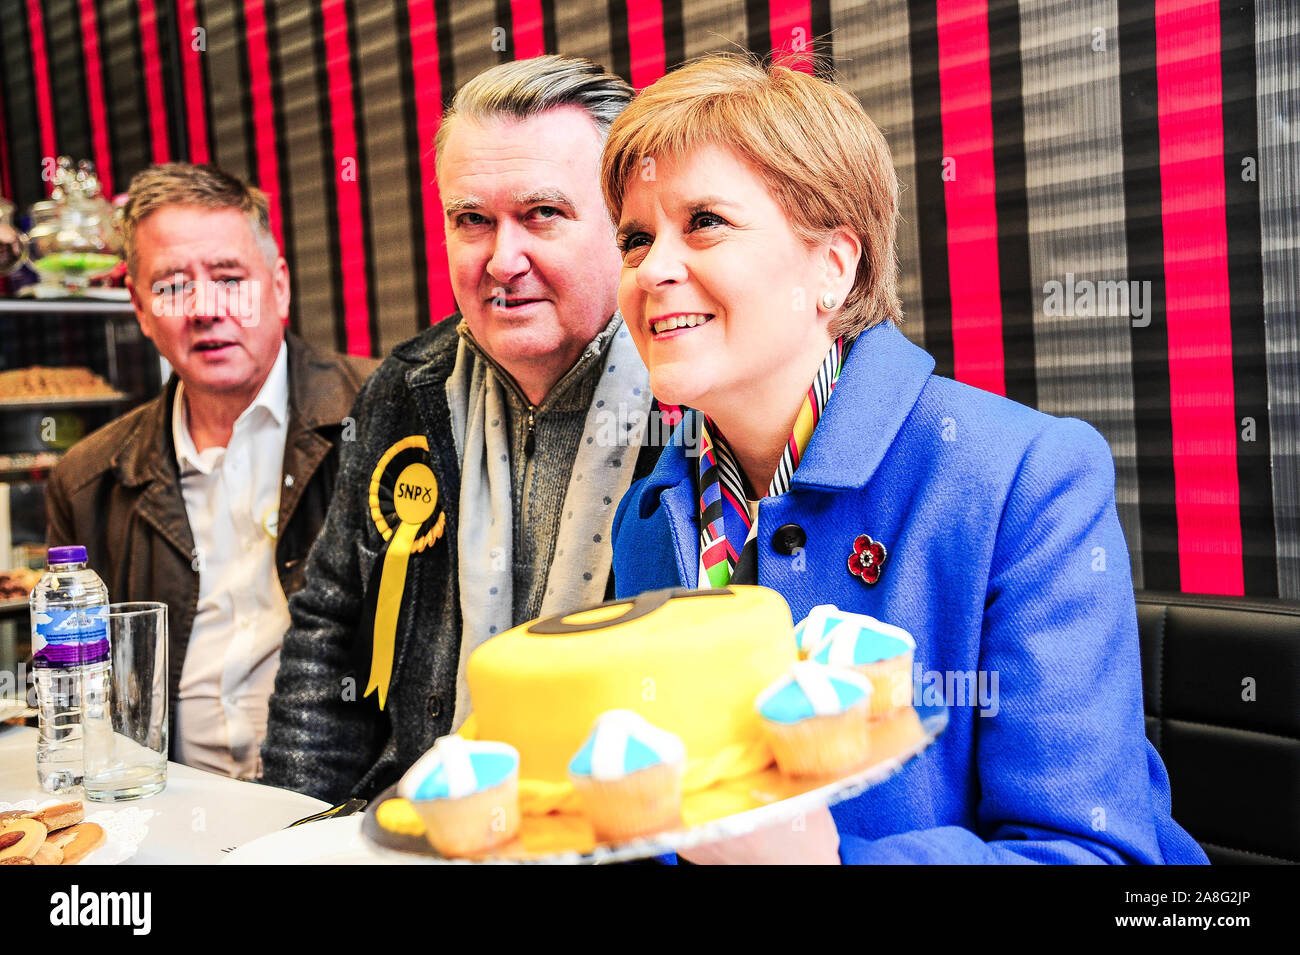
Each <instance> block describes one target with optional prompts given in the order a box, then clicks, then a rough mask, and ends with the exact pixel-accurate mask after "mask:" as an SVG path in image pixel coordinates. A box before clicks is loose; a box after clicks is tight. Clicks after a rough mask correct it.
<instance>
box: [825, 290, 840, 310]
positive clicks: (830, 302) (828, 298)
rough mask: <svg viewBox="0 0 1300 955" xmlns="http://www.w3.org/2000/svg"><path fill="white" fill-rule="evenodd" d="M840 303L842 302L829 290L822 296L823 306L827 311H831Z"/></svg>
mask: <svg viewBox="0 0 1300 955" xmlns="http://www.w3.org/2000/svg"><path fill="white" fill-rule="evenodd" d="M838 304H840V303H839V300H838V299H837V298H836V297H835V296H834V295H832V294H831V293H830V292H827V293H826V294H825V295H823V296H822V308H824V309H826V311H828V312H829V311H830V310H831V309H833V308H834V307H835V306H836V305H838Z"/></svg>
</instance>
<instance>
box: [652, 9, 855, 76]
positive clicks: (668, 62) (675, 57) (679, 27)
mask: <svg viewBox="0 0 1300 955" xmlns="http://www.w3.org/2000/svg"><path fill="white" fill-rule="evenodd" d="M827 2H828V3H829V2H830V0H827ZM682 5H683V4H682V0H662V3H660V11H661V14H662V18H661V22H662V25H663V33H664V72H665V73H671V72H672V71H673V70H675V69H677V67H679V66H681V65H682V64H683V63H684V62H686V32H685V31H686V19H685V13H684V11H683V10H682Z"/></svg>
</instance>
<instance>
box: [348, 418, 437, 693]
mask: <svg viewBox="0 0 1300 955" xmlns="http://www.w3.org/2000/svg"><path fill="white" fill-rule="evenodd" d="M370 516H371V518H373V520H374V522H375V528H376V529H377V530H378V531H379V533H380V535H381V536H382V537H383V538H384V541H385V542H386V543H385V546H384V549H383V551H382V552H381V553H380V555H379V558H378V559H377V560H376V561H375V565H374V567H373V569H372V570H371V573H370V585H369V586H368V587H367V588H366V595H367V607H366V616H365V620H366V621H367V623H369V626H366V627H363V629H362V633H366V632H367V631H369V632H370V633H371V635H372V641H371V652H370V677H369V680H368V681H367V683H366V690H365V693H363V694H362V696H369V695H370V694H371V693H375V692H377V693H378V699H379V708H380V709H381V710H382V709H383V708H384V704H385V703H386V702H387V701H388V686H389V683H390V682H391V680H392V676H393V660H394V654H395V651H396V641H397V620H398V617H399V615H400V614H401V612H402V598H403V595H404V594H405V592H406V571H407V567H408V565H409V563H410V559H411V555H412V554H418V553H420V552H421V551H423V550H426V549H427V548H429V547H431V546H432V545H433V544H434V543H435V542H437V540H438V539H439V538H440V537H441V536H442V533H443V531H444V530H445V528H446V526H447V516H446V514H444V513H443V512H442V510H441V509H440V508H439V507H438V479H437V478H436V477H435V476H434V473H433V468H432V466H431V464H430V461H429V441H428V439H427V438H425V437H424V435H419V434H413V435H410V436H409V437H405V438H402V440H400V441H398V442H396V443H395V444H394V445H393V446H392V447H390V448H389V449H388V450H387V451H385V452H384V454H383V456H382V457H381V458H380V459H379V463H378V464H376V465H375V470H374V473H373V474H372V476H371V479H370Z"/></svg>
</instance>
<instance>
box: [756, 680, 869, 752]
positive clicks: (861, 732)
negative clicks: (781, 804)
mask: <svg viewBox="0 0 1300 955" xmlns="http://www.w3.org/2000/svg"><path fill="white" fill-rule="evenodd" d="M871 695H872V687H871V681H870V680H868V679H867V678H866V677H864V676H863V675H862V674H860V673H857V672H855V671H853V670H849V669H843V668H839V667H830V666H824V665H822V664H820V663H811V662H808V661H802V662H800V663H793V664H791V665H790V669H789V671H788V672H787V673H786V674H785V675H784V676H782V677H780V678H779V679H778V680H777V681H776V682H775V683H773V684H772V685H771V686H769V687H768V688H767V689H766V690H764V691H763V692H762V693H760V694H759V695H758V699H757V700H755V701H754V707H755V709H757V710H758V715H759V717H760V718H761V721H762V724H763V731H764V733H765V735H766V736H767V741H768V743H769V744H770V745H771V747H772V753H773V755H775V756H776V764H777V766H778V767H780V769H781V772H783V773H785V774H786V775H787V776H839V775H843V774H844V773H847V772H850V771H852V770H854V769H856V768H858V767H860V766H862V765H865V763H866V762H867V760H868V758H869V757H870V755H871V739H870V736H869V734H868V717H869V714H870V711H871Z"/></svg>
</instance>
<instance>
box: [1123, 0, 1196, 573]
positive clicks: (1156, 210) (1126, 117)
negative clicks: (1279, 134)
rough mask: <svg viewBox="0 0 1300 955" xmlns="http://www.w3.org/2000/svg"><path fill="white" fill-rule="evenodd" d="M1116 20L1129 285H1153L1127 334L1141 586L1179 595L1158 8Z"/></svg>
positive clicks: (1129, 9)
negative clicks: (1141, 318)
mask: <svg viewBox="0 0 1300 955" xmlns="http://www.w3.org/2000/svg"><path fill="white" fill-rule="evenodd" d="M1118 16H1119V31H1118V33H1119V62H1120V71H1119V82H1120V120H1121V137H1122V139H1123V144H1124V239H1125V241H1126V242H1127V244H1128V275H1127V276H1126V278H1127V279H1128V280H1129V281H1139V282H1141V281H1149V282H1150V283H1151V303H1150V308H1151V311H1150V324H1149V325H1148V326H1147V327H1145V328H1131V330H1130V336H1131V340H1132V355H1133V419H1134V420H1133V423H1134V431H1135V433H1136V438H1137V473H1138V490H1139V495H1138V518H1139V524H1140V526H1141V528H1142V554H1141V557H1140V559H1141V561H1142V586H1143V587H1144V588H1145V589H1147V590H1181V589H1182V577H1181V573H1180V568H1179V554H1178V508H1177V503H1176V499H1175V497H1174V435H1173V423H1172V420H1171V419H1170V398H1169V329H1168V324H1167V316H1166V308H1165V249H1164V221H1163V219H1162V204H1161V194H1160V117H1159V111H1158V105H1157V98H1156V97H1157V87H1156V21H1155V0H1130V2H1128V3H1124V4H1121V5H1120V7H1119V14H1118Z"/></svg>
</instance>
